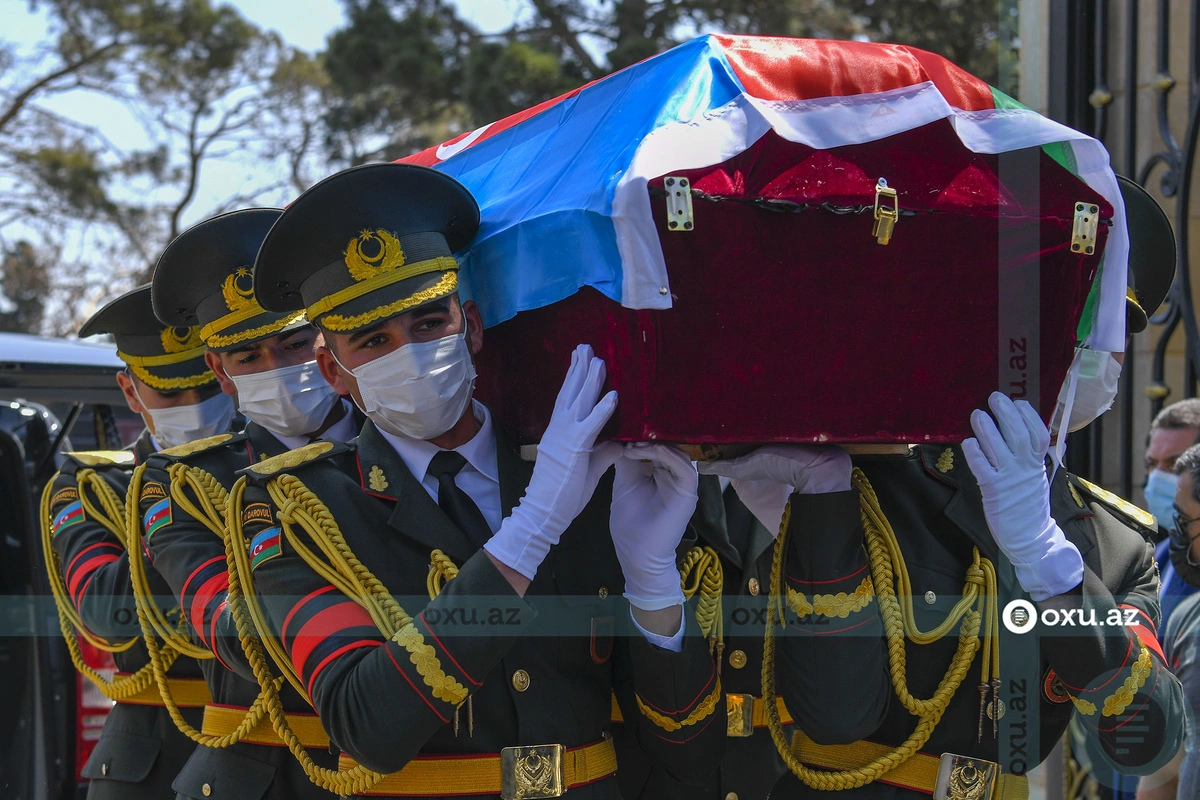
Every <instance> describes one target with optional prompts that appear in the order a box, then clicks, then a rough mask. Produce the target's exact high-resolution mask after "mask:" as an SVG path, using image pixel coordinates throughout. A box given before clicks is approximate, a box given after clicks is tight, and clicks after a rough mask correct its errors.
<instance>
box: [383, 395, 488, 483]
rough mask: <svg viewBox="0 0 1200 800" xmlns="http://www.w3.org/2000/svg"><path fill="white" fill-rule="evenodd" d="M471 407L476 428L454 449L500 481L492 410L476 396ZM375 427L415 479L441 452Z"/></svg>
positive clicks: (419, 477) (485, 474)
mask: <svg viewBox="0 0 1200 800" xmlns="http://www.w3.org/2000/svg"><path fill="white" fill-rule="evenodd" d="M471 408H472V410H474V412H475V419H477V420H479V422H480V426H479V431H478V432H477V433H476V434H475V435H474V436H473V437H472V438H471V440H470V441H469V442H467V443H466V444H463V445H461V446H459V447H456V448H454V450H455V452H457V453H458V454H459V455H461V456H462V457H463V458H465V459H466V460H467V463H468V464H470V465H471V467H473V468H474V469H475V471H476V472H479V473H480V474H481V475H483V476H484V477H485V478H488V479H489V480H492V481H495V482H496V483H499V482H500V478H499V477H498V476H499V472H500V470H499V466H498V463H497V456H496V436H495V434H494V432H493V431H492V412H490V411H488V408H487V406H485V405H484V404H483V403H481V402H479V401H478V400H472V401H471ZM378 430H379V433H380V434H382V435H383V438H384V439H386V440H387V441H388V444H390V445H391V446H392V448H393V449H395V451H396V454H397V455H399V456H400V460H402V461H403V462H404V466H406V467H408V470H409V472H411V473H412V474H413V477H414V478H416V479H417V480H418V481H423V480H425V473H426V472H428V471H429V462H430V461H432V460H433V457H434V456H435V455H437V454H438V453H440V452H441V448H440V447H438V446H437V445H435V444H433V443H432V442H428V441H426V440H424V439H407V438H405V437H403V436H396V435H395V434H393V433H388V432H387V431H385V430H383V429H382V428H378Z"/></svg>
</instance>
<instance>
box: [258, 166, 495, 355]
mask: <svg viewBox="0 0 1200 800" xmlns="http://www.w3.org/2000/svg"><path fill="white" fill-rule="evenodd" d="M478 228H479V206H478V204H477V203H476V202H475V198H473V197H472V196H471V193H470V192H469V191H467V189H466V187H464V186H463V185H462V184H460V183H459V182H458V181H456V180H454V179H453V178H451V177H450V176H449V175H445V174H443V173H441V172H438V171H436V170H433V169H429V168H428V167H419V166H415V165H412V164H368V165H365V166H361V167H354V168H353V169H348V170H345V171H344V172H339V173H338V174H336V175H333V176H331V177H328V178H326V179H325V180H323V181H321V182H320V183H318V184H316V185H314V186H313V187H311V188H310V189H309V190H308V191H306V192H304V194H302V195H300V196H299V197H298V198H296V201H295V202H294V203H292V204H291V205H290V206H288V208H287V210H285V211H284V212H283V215H282V216H280V218H279V221H278V222H276V223H275V226H274V227H272V228H271V232H270V233H269V234H267V238H266V241H264V242H263V246H262V248H261V249H260V250H259V252H258V260H257V261H256V262H255V267H254V270H255V281H254V293H255V297H257V298H258V302H259V303H261V304H262V307H263V308H266V309H269V310H271V311H277V312H290V311H295V310H298V309H306V310H307V313H308V319H309V320H311V321H312V322H319V323H320V324H321V325H322V326H323V327H325V328H328V329H329V330H331V331H336V332H339V333H349V332H351V331H355V330H360V329H362V328H365V327H367V326H369V325H373V324H374V323H376V322H378V321H380V320H383V319H387V318H388V317H392V316H395V315H396V314H399V313H401V312H403V311H407V310H408V309H410V308H414V307H416V306H418V305H421V304H422V303H427V302H429V301H431V300H436V299H438V298H439V297H445V296H447V295H449V294H451V293H453V292H454V291H456V290H457V289H458V262H457V261H455V260H454V257H453V254H454V253H456V252H458V251H459V250H462V249H463V248H464V247H466V246H467V245H468V244H470V242H471V239H472V238H474V236H475V232H476V231H477V230H478Z"/></svg>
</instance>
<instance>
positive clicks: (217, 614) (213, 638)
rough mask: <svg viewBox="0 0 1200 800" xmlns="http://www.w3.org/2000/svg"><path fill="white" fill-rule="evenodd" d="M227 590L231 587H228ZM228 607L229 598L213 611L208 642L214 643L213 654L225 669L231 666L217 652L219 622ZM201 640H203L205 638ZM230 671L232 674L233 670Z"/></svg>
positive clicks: (209, 622)
mask: <svg viewBox="0 0 1200 800" xmlns="http://www.w3.org/2000/svg"><path fill="white" fill-rule="evenodd" d="M225 588H229V587H228V586H227V587H225ZM228 607H229V598H228V597H227V598H225V599H224V600H222V601H221V603H220V605H218V606H217V608H216V610H215V611H213V613H212V619H210V620H209V621H208V641H209V642H211V643H212V653H213V655H214V656H216V657H217V661H220V662H221V666H222V667H224V668H225V669H229V665H228V664H226V663H225V662H224V661H223V660H222V659H221V654H220V653H218V652H217V620H219V619H220V618H221V614H222V613H224V611H225V609H226V608H228ZM201 638H202V639H203V638H204V637H201ZM230 671H231V672H232V670H230Z"/></svg>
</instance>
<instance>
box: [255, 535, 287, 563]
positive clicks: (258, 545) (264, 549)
mask: <svg viewBox="0 0 1200 800" xmlns="http://www.w3.org/2000/svg"><path fill="white" fill-rule="evenodd" d="M282 552H283V551H282V550H281V549H280V547H279V528H267V529H266V530H265V531H262V532H261V533H259V534H257V535H256V536H255V537H254V538H253V539H251V540H250V569H251V570H256V569H258V567H259V565H261V564H263V563H265V562H267V561H270V560H271V559H272V558H275V557H276V556H278V555H280V554H281V553H282Z"/></svg>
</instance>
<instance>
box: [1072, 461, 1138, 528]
mask: <svg viewBox="0 0 1200 800" xmlns="http://www.w3.org/2000/svg"><path fill="white" fill-rule="evenodd" d="M1070 482H1071V483H1073V484H1075V485H1078V487H1079V488H1080V489H1081V490H1082V491H1083V493H1084V494H1086V495H1088V496H1089V497H1091V498H1092V499H1093V500H1095V501H1096V502H1098V503H1100V504H1101V505H1103V506H1104V507H1105V508H1107V509H1109V510H1110V511H1112V512H1113V513H1114V514H1116V515H1117V516H1118V517H1120V518H1121V519H1123V520H1125V521H1126V522H1130V523H1132V524H1133V525H1134V527H1136V528H1138V529H1139V530H1141V531H1148V532H1150V533H1152V534H1157V533H1158V523H1157V522H1155V520H1154V515H1153V514H1151V513H1150V512H1149V511H1145V510H1143V509H1141V508H1138V507H1137V506H1135V505H1134V504H1133V503H1131V502H1129V501H1128V500H1124V499H1122V498H1120V497H1117V496H1116V495H1115V494H1113V493H1112V492H1110V491H1108V490H1107V489H1101V488H1100V487H1099V486H1097V485H1096V484H1094V483H1092V482H1091V481H1085V480H1084V479H1083V478H1080V477H1079V476H1078V475H1072V476H1070Z"/></svg>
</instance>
